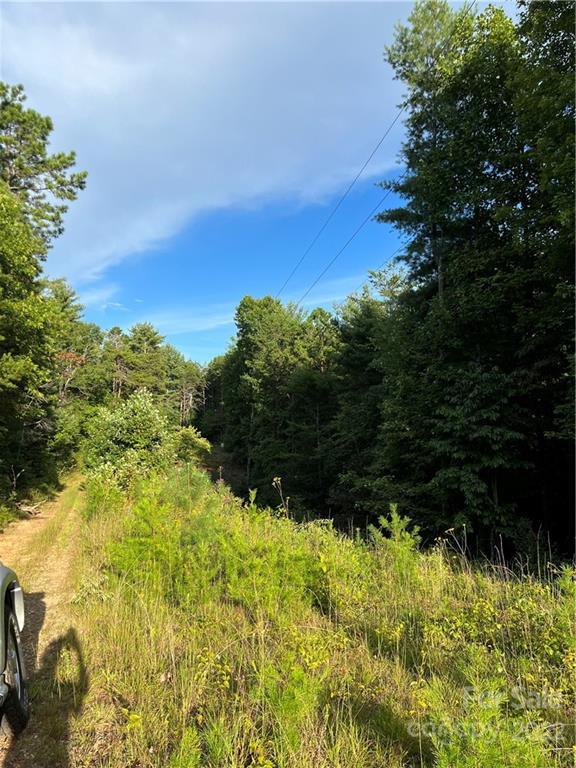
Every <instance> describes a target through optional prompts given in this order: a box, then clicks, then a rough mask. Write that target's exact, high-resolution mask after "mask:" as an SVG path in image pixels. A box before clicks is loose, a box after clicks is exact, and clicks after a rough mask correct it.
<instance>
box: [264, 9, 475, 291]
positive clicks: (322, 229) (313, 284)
mask: <svg viewBox="0 0 576 768" xmlns="http://www.w3.org/2000/svg"><path fill="white" fill-rule="evenodd" d="M477 2H478V0H473V1H472V2H471V3H465V5H464V7H463V10H464V11H466V12H469V11H472V9H473V8H474V6H475V5H476V3H477ZM466 5H467V6H468V7H467V8H466ZM452 36H453V33H451V34H450V35H449V36H448V38H447V39H446V41H445V43H444V45H443V46H442V52H443V50H444V48H445V47H447V46H448V44H449V43H450V41H451V40H452ZM406 107H407V104H404V106H403V107H402V108H401V109H400V110H399V111H398V114H397V115H396V117H395V118H394V120H393V121H392V123H391V124H390V125H389V127H388V129H387V131H386V133H385V134H384V136H383V137H382V139H380V141H379V142H378V144H377V145H376V147H375V148H374V150H373V152H372V154H371V155H370V157H369V158H368V160H366V162H365V163H364V165H363V166H362V168H361V169H360V171H359V172H358V174H357V175H356V178H355V179H354V181H353V182H352V183H351V184H350V186H349V187H348V189H347V190H346V192H345V193H344V195H343V196H342V198H341V199H340V200H339V201H338V203H337V205H336V207H335V208H334V209H333V211H332V213H331V214H330V216H329V217H328V219H327V220H326V221H325V222H324V224H323V226H322V228H321V229H320V231H319V232H318V234H317V235H316V237H315V238H314V240H313V241H312V243H311V244H310V246H309V247H308V249H307V250H306V252H305V253H304V255H303V256H302V257H301V258H300V261H299V262H298V264H297V265H296V266H295V267H294V269H293V270H292V272H291V274H290V276H289V277H288V280H290V278H291V277H292V275H293V274H294V273H295V272H296V270H297V269H298V267H299V266H300V264H301V263H302V261H303V260H304V258H305V256H306V255H307V253H308V252H309V251H310V250H311V248H312V246H313V245H314V243H315V242H316V240H318V238H319V237H320V235H321V234H322V232H323V231H324V229H325V228H326V226H327V225H328V222H329V221H330V219H331V218H332V216H333V215H334V214H335V213H336V211H337V210H338V208H339V207H340V203H341V202H342V201H343V200H344V198H345V197H346V196H347V195H348V192H349V191H350V190H351V189H352V187H353V186H354V184H355V183H356V181H357V180H358V178H359V177H360V175H361V173H362V171H363V170H364V168H366V166H367V165H368V163H369V162H370V160H371V159H372V157H373V156H374V154H375V152H376V150H377V149H378V147H379V146H380V144H382V142H383V141H384V139H385V138H386V136H387V135H388V133H390V130H391V128H392V126H393V125H394V124H395V123H396V121H397V120H398V118H399V117H400V115H401V114H402V113H403V112H404V110H405V109H406ZM407 173H408V170H406V171H404V173H403V174H402V175H401V176H400V177H399V179H397V181H400V180H402V179H403V178H404V177H405V176H406V175H407ZM391 191H392V190H391V189H389V190H388V191H387V192H386V194H385V195H384V197H383V198H382V199H381V200H380V202H379V203H377V205H376V206H375V207H374V208H373V209H372V211H371V212H370V213H369V214H368V216H367V217H366V218H365V219H364V221H363V222H362V223H361V224H360V225H359V227H358V228H357V229H356V230H355V231H354V233H353V234H352V236H351V237H350V238H349V239H348V240H347V241H346V243H345V244H344V245H343V246H342V248H341V249H340V250H339V251H338V253H336V255H335V256H333V257H332V259H331V260H330V261H329V262H328V264H327V265H326V266H325V267H324V269H323V270H322V272H321V273H320V274H319V275H318V277H317V278H316V279H315V280H314V282H313V283H312V285H311V286H310V287H309V288H308V290H307V291H306V292H305V293H304V294H303V296H302V298H300V299H299V301H298V303H297V304H296V306H298V305H299V304H301V303H302V301H303V300H304V299H305V298H306V296H308V294H309V293H310V291H311V290H312V288H314V286H315V285H317V284H318V282H319V281H320V280H321V279H322V278H323V277H324V275H325V274H326V272H328V270H329V269H330V268H331V267H332V265H333V264H334V263H335V262H336V260H337V259H338V258H339V256H340V255H341V254H342V253H343V252H344V251H345V250H346V248H347V247H348V246H349V245H350V243H351V242H352V240H354V238H355V237H356V235H357V234H358V233H359V232H360V230H361V229H363V227H364V226H365V225H366V224H367V223H368V222H369V221H370V219H371V218H372V216H373V215H374V213H375V212H376V210H377V209H378V208H379V207H380V206H381V205H382V203H383V202H384V200H385V199H386V198H387V197H388V195H389V194H390V192H391ZM390 258H391V257H390ZM288 280H286V281H285V283H284V285H283V286H282V288H281V289H280V292H281V291H282V290H283V289H284V287H285V286H286V284H287V282H288ZM280 292H279V293H278V294H276V298H278V296H279V295H280Z"/></svg>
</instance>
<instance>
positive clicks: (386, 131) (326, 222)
mask: <svg viewBox="0 0 576 768" xmlns="http://www.w3.org/2000/svg"><path fill="white" fill-rule="evenodd" d="M406 106H407V105H406V104H405V105H404V106H403V107H401V109H400V110H399V111H398V113H397V114H396V117H395V118H394V119H393V120H392V122H391V123H390V125H389V126H388V128H386V130H385V131H384V134H383V135H382V137H381V138H380V140H379V141H378V143H377V144H376V146H375V147H374V149H373V150H372V152H371V153H370V155H369V156H368V158H367V160H366V161H365V162H364V165H363V166H362V167H361V168H360V170H359V171H358V173H357V174H356V176H355V177H354V178H353V179H352V181H351V182H350V184H349V185H348V188H347V189H346V191H345V192H344V194H343V195H342V196H341V197H340V199H339V200H338V202H337V203H336V205H335V206H334V208H332V210H331V211H330V214H329V215H328V217H327V218H326V220H325V221H324V223H323V224H322V226H321V227H320V229H319V230H318V232H317V233H316V234H315V235H314V238H313V239H312V241H311V242H310V244H309V246H308V247H307V248H306V250H305V251H304V253H303V254H302V256H300V258H299V260H298V261H297V262H296V264H295V266H294V268H293V269H292V271H291V272H290V274H289V275H288V277H287V278H286V280H284V282H283V284H282V287H281V288H280V290H279V291H278V293H277V294H276V298H278V297H279V296H280V294H281V293H282V291H283V290H284V288H286V286H287V285H288V283H289V282H290V280H292V278H293V277H294V275H295V274H296V272H297V271H298V269H299V267H300V265H301V264H302V262H303V261H304V259H305V258H306V256H308V254H309V253H310V251H311V250H312V248H314V246H315V245H316V243H317V241H318V239H319V237H320V236H321V234H322V233H323V232H324V230H325V229H326V227H327V226H328V224H329V223H330V222H331V221H332V218H333V217H334V214H335V213H336V211H337V210H338V209H339V208H340V206H341V205H342V203H343V202H344V200H346V198H347V197H348V195H349V194H350V191H351V189H352V187H353V186H354V185H355V184H356V182H357V181H358V179H359V178H360V176H362V174H363V173H364V170H365V169H366V166H367V165H368V163H369V162H370V160H372V158H373V157H374V155H375V154H376V152H377V151H378V150H379V149H380V147H381V146H382V142H383V141H384V139H385V138H386V137H387V136H388V134H389V133H390V131H391V130H392V128H393V127H394V126H395V125H396V123H397V122H398V120H399V119H400V116H401V115H402V113H403V112H404V111H405V110H406Z"/></svg>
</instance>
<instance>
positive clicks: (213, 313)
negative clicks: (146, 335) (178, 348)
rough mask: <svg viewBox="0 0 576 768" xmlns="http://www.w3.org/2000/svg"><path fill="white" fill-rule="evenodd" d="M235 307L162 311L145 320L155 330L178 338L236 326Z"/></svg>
mask: <svg viewBox="0 0 576 768" xmlns="http://www.w3.org/2000/svg"><path fill="white" fill-rule="evenodd" d="M234 310H235V307H233V306H221V305H220V306H213V307H203V308H202V307H201V308H198V309H194V308H175V309H166V310H160V311H157V312H154V313H152V314H151V315H148V316H147V317H146V318H145V319H146V320H147V321H148V322H150V323H152V325H154V327H155V328H158V330H159V331H160V332H161V333H163V334H165V335H167V336H177V335H179V334H185V333H195V332H197V331H210V330H213V329H215V328H222V327H224V326H226V325H230V326H232V325H233V324H234Z"/></svg>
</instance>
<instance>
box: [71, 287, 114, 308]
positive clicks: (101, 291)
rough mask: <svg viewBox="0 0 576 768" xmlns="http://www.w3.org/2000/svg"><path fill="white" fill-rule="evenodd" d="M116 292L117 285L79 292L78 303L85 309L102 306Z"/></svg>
mask: <svg viewBox="0 0 576 768" xmlns="http://www.w3.org/2000/svg"><path fill="white" fill-rule="evenodd" d="M117 292H118V286H117V285H102V286H99V287H97V288H90V289H86V290H82V291H80V294H79V298H80V303H81V304H83V305H84V306H85V307H96V306H103V305H104V304H107V303H109V299H111V298H112V296H114V295H115V294H116V293H117Z"/></svg>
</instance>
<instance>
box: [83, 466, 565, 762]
mask: <svg viewBox="0 0 576 768" xmlns="http://www.w3.org/2000/svg"><path fill="white" fill-rule="evenodd" d="M90 493H91V491H90V490H89V491H88V495H89V496H90ZM88 501H90V499H88ZM126 506H127V508H126V512H125V515H124V516H123V518H122V521H121V524H120V528H118V526H114V527H113V530H114V534H113V535H112V534H111V535H110V536H109V538H108V540H107V541H106V542H105V544H106V546H105V551H106V553H107V555H106V559H105V567H106V573H107V574H108V578H107V580H106V581H105V586H104V595H99V596H98V598H97V599H96V598H93V600H92V602H91V603H87V604H85V605H84V609H85V610H88V611H95V612H96V613H94V614H93V622H94V624H93V626H94V628H97V629H93V630H92V634H91V635H90V634H89V636H88V637H87V642H88V644H89V646H90V647H91V648H92V652H93V653H95V654H96V656H97V658H98V659H99V660H100V663H101V665H102V672H101V675H100V676H99V685H100V687H101V691H100V697H99V699H100V700H104V701H107V700H111V701H112V702H114V701H127V702H129V708H126V707H124V708H125V709H126V711H127V712H129V713H131V714H132V715H133V717H134V718H137V719H138V722H139V723H142V727H141V728H134V729H132V730H131V732H130V739H129V740H128V741H127V740H126V738H125V735H124V731H122V733H120V734H118V736H117V737H116V738H114V737H113V738H111V739H109V740H108V742H107V744H108V747H107V749H108V750H109V751H108V752H107V760H108V763H109V764H110V765H122V764H125V762H126V760H127V756H128V755H130V758H131V759H132V761H138V760H140V761H146V762H147V764H149V765H150V766H163V765H174V766H189V765H202V766H205V768H221V766H222V765H251V766H253V767H255V766H271V767H272V768H274V767H276V766H282V767H283V768H313V766H317V765H322V766H326V768H328V766H332V767H333V766H340V768H348V767H349V766H352V765H354V766H358V768H376V766H381V765H387V766H394V768H408V766H409V765H413V764H414V763H415V762H416V763H417V764H419V765H422V766H425V767H428V768H448V766H453V765H458V766H460V765H462V766H470V768H472V766H477V765H482V766H484V765H495V766H498V767H499V768H520V766H524V765H526V766H530V767H531V768H541V767H542V768H543V766H550V768H564V767H566V768H567V766H568V765H569V764H570V759H571V758H570V757H569V755H570V748H571V746H572V744H573V739H572V736H571V730H570V728H569V727H566V728H565V729H564V731H563V732H559V734H560V735H559V741H558V742H557V743H555V744H554V743H551V742H550V741H549V738H548V737H549V736H550V734H551V733H552V731H553V728H554V724H556V723H560V724H562V723H564V724H565V725H566V726H567V724H568V723H569V722H570V718H571V714H572V712H573V701H574V681H573V676H572V670H573V665H574V658H575V656H574V644H573V631H572V625H573V617H572V618H569V617H570V615H571V607H572V602H571V599H572V598H571V593H572V592H573V583H572V579H573V569H568V570H566V571H565V572H562V573H559V574H558V578H556V577H555V576H552V577H551V578H549V579H547V580H546V581H540V580H537V579H535V578H534V577H532V576H530V575H524V576H516V575H514V574H512V573H511V572H510V571H509V570H507V569H505V568H500V567H498V566H489V565H485V566H479V565H478V566H472V565H471V564H470V563H468V562H466V561H465V560H464V559H463V558H462V557H456V556H455V555H454V553H453V552H452V551H451V550H450V549H448V548H447V546H446V544H445V543H444V542H438V543H437V545H436V546H435V547H434V548H433V549H431V550H429V551H422V550H420V548H419V545H418V534H417V532H416V531H414V532H413V533H410V527H411V526H410V524H409V521H407V520H406V519H405V518H404V517H402V516H401V515H400V514H399V513H398V511H397V510H396V509H392V510H391V512H390V515H389V517H388V518H387V519H384V520H383V521H382V523H383V525H382V529H378V530H376V529H374V530H373V531H372V535H371V537H370V539H368V540H362V539H360V538H357V539H355V540H353V539H351V538H349V537H346V536H343V535H341V534H339V533H337V532H336V531H335V530H334V528H333V527H332V525H331V524H330V522H329V521H314V522H310V523H306V524H297V523H295V522H294V521H292V520H290V519H287V518H286V517H285V516H279V515H278V513H277V512H276V511H274V510H269V509H267V510H266V509H264V510H263V509H259V508H258V507H257V506H256V505H255V504H254V502H253V501H252V502H251V503H249V504H246V503H242V502H241V501H240V500H238V499H236V498H234V497H232V496H231V494H230V492H229V491H228V489H227V488H226V487H225V486H223V485H222V484H218V485H216V486H213V485H211V484H210V482H209V480H208V478H207V476H206V475H205V474H204V473H202V472H199V471H198V470H197V469H195V468H193V467H191V466H188V467H185V468H181V469H178V470H175V471H174V472H173V473H172V474H171V475H170V476H169V477H167V478H163V479H161V480H159V479H158V478H155V477H150V478H148V479H147V480H145V481H144V482H142V483H141V484H140V485H139V486H138V489H137V492H136V494H135V496H134V498H133V500H132V501H131V502H128V500H126ZM117 518H118V515H117V513H115V512H114V511H113V510H112V511H110V513H109V517H108V519H110V520H112V519H114V520H116V519H117ZM99 519H100V518H98V520H99ZM94 522H97V520H96V519H95V520H93V521H92V522H91V523H90V525H93V524H94ZM98 525H99V528H98V530H105V526H104V527H103V526H102V525H100V523H98ZM126 627H129V630H127V629H126ZM110 647H114V648H115V653H114V654H105V653H102V652H101V650H102V649H103V648H110ZM135 649H141V650H137V651H136V655H137V659H136V660H135V658H134V654H135ZM150 678H154V681H155V682H154V683H153V684H152V685H150ZM97 702H98V699H97V698H96V697H94V698H93V699H92V701H90V702H89V703H88V705H87V708H86V711H85V713H84V715H83V718H84V722H85V725H86V727H90V728H92V727H93V724H94V723H95V722H98V723H99V725H98V727H99V728H101V729H102V731H103V732H106V733H115V729H116V730H117V726H116V725H115V723H116V717H117V715H116V714H115V707H114V706H112V708H111V709H110V710H109V711H108V712H107V713H103V712H102V711H99V710H97V707H98V703H97ZM122 706H124V705H122ZM158 711H161V712H162V718H158V717H157V713H158ZM96 712H98V717H96V716H95V715H96ZM124 720H125V718H124V719H123V722H124ZM150 744H153V745H154V750H153V751H152V752H151V751H150ZM556 747H560V749H557V748H556ZM84 757H86V755H84Z"/></svg>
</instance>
